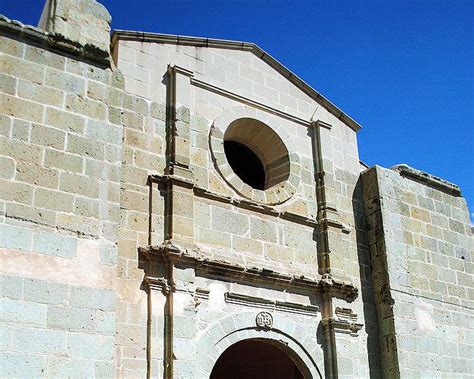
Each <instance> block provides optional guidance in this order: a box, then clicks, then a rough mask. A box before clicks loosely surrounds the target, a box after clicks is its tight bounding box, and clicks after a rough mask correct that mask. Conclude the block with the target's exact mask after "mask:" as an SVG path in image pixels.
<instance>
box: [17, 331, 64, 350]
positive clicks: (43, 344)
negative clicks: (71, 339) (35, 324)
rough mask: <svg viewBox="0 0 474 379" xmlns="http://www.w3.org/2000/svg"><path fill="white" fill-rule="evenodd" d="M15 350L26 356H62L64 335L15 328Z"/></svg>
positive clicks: (60, 332) (56, 332)
mask: <svg viewBox="0 0 474 379" xmlns="http://www.w3.org/2000/svg"><path fill="white" fill-rule="evenodd" d="M13 338H14V343H15V350H16V351H20V352H23V353H28V354H35V353H36V354H61V353H62V354H64V353H65V352H66V333H64V332H62V331H59V330H48V329H33V328H16V329H15V332H14V334H13Z"/></svg>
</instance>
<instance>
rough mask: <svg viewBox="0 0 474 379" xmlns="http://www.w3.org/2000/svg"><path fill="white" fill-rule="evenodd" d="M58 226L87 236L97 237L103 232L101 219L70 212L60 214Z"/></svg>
mask: <svg viewBox="0 0 474 379" xmlns="http://www.w3.org/2000/svg"><path fill="white" fill-rule="evenodd" d="M57 227H58V228H59V229H64V230H68V231H71V232H74V233H78V234H80V235H85V236H94V237H97V236H99V235H100V233H101V228H100V222H99V221H97V220H94V219H90V218H85V217H81V216H77V215H74V214H68V213H60V214H58V216H57Z"/></svg>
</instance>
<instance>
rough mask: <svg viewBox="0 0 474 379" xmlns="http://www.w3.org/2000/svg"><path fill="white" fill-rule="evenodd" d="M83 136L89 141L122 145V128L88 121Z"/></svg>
mask: <svg viewBox="0 0 474 379" xmlns="http://www.w3.org/2000/svg"><path fill="white" fill-rule="evenodd" d="M84 135H85V136H86V137H89V138H90V139H93V140H97V141H103V142H107V143H111V144H114V145H120V144H121V143H122V128H121V127H117V126H114V125H110V124H108V123H106V122H100V121H96V120H91V119H89V120H88V121H87V125H86V130H85V133H84Z"/></svg>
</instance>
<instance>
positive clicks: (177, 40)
mask: <svg viewBox="0 0 474 379" xmlns="http://www.w3.org/2000/svg"><path fill="white" fill-rule="evenodd" d="M119 40H123V41H139V42H154V43H164V44H174V45H183V46H195V47H209V48H218V49H229V50H241V51H248V52H251V53H252V54H254V55H255V56H256V57H258V58H260V59H261V60H263V61H264V62H265V63H267V64H268V65H269V66H270V67H272V68H273V69H275V70H276V71H277V72H279V73H280V74H281V75H282V76H283V77H285V78H286V79H287V80H289V81H290V82H291V83H293V84H294V85H295V86H296V87H298V88H299V89H300V90H301V91H303V92H304V93H306V94H307V95H308V96H309V97H311V98H312V99H313V100H314V101H316V102H317V103H318V104H319V105H321V106H322V107H324V108H325V109H326V110H328V111H329V112H330V113H332V114H333V115H334V116H336V117H337V118H338V119H339V120H340V121H341V122H343V123H344V124H346V125H347V126H348V127H350V128H351V129H352V130H354V131H355V132H357V131H358V130H360V129H361V128H362V126H361V125H360V124H359V123H357V122H356V121H355V120H354V119H352V118H351V117H350V116H348V115H347V114H345V113H344V112H343V111H342V110H340V109H339V108H338V107H337V106H336V105H334V104H333V103H332V102H331V101H329V100H328V99H327V98H325V97H324V96H323V95H321V94H320V93H319V92H317V91H316V90H315V89H314V88H312V87H311V86H310V85H309V84H307V83H306V82H305V81H304V80H302V79H301V78H300V77H298V76H297V75H295V74H294V73H293V72H292V71H290V70H289V69H288V68H286V67H285V66H284V65H283V64H281V63H280V62H279V61H277V60H276V59H275V58H273V57H272V56H271V55H270V54H268V53H267V52H266V51H264V50H263V49H262V48H260V47H259V46H257V45H256V44H254V43H250V42H242V41H230V40H222V39H213V38H203V37H189V36H179V35H171V34H159V33H149V32H138V31H131V30H114V31H113V33H112V45H113V46H115V44H116V43H117V42H118V41H119Z"/></svg>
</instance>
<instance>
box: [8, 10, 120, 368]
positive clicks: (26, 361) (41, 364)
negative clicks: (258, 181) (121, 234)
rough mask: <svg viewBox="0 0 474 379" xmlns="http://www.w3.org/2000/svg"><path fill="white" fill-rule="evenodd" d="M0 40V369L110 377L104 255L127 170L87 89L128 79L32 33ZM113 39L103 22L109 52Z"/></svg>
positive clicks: (100, 105)
mask: <svg viewBox="0 0 474 379" xmlns="http://www.w3.org/2000/svg"><path fill="white" fill-rule="evenodd" d="M59 3H60V4H59V5H58V6H59V8H61V9H62V11H66V9H65V8H64V5H65V2H59ZM75 3H77V4H78V6H79V7H82V8H81V9H82V10H83V11H84V12H86V13H87V12H89V11H90V12H92V13H89V16H87V15H85V16H84V17H85V18H83V19H82V21H84V20H86V19H88V20H90V21H91V22H92V18H95V17H96V16H93V15H92V14H93V13H94V12H93V9H92V7H93V4H92V2H87V1H83V2H75ZM79 3H80V4H79ZM87 3H89V5H87ZM71 5H72V2H71ZM96 5H97V7H98V9H99V8H102V6H101V5H99V4H96ZM84 7H86V8H87V7H89V8H88V10H86V9H85V8H84ZM68 12H69V16H70V17H75V16H74V15H73V13H74V12H73V11H72V9H69V11H68ZM84 14H85V13H84ZM69 16H68V17H69ZM77 21H80V20H77ZM82 21H81V22H82ZM109 21H110V20H104V21H103V22H104V23H106V24H107V25H108V22H109ZM2 22H3V21H2ZM69 25H71V24H69ZM56 26H58V27H59V25H58V24H56ZM82 26H84V23H82ZM68 27H69V26H68ZM101 27H102V26H101ZM87 29H88V28H83V32H84V33H86V32H87ZM54 31H55V32H64V33H65V31H64V30H60V29H55V30H54ZM66 37H71V38H72V37H73V36H71V35H67V36H66ZM0 38H1V40H0V62H1V64H0V72H1V75H2V77H3V78H5V80H3V79H2V86H1V87H2V88H1V90H0V97H1V100H0V104H1V105H0V113H1V114H2V120H5V122H6V124H5V125H7V124H9V125H10V128H8V130H6V132H5V133H2V136H1V140H0V155H1V162H2V163H1V167H2V168H1V177H2V180H5V182H4V183H2V184H1V185H0V204H1V213H2V215H1V219H0V222H1V223H0V255H1V258H0V259H1V262H2V264H1V267H0V271H2V272H3V275H2V283H5V289H3V287H4V286H3V285H2V296H3V297H2V306H1V307H0V308H1V320H0V323H1V326H0V329H1V330H2V343H3V340H5V343H6V344H7V345H6V346H7V347H6V348H5V349H2V351H3V352H2V358H1V359H2V363H1V364H0V366H1V371H0V376H1V377H39V376H46V377H67V376H71V375H73V376H76V375H79V376H81V375H83V376H92V375H94V370H96V367H100V370H101V372H102V375H103V376H107V377H110V376H113V372H114V365H113V362H114V357H115V336H114V330H115V312H116V306H115V304H116V301H115V299H116V292H115V280H116V279H115V276H116V263H111V254H110V253H109V254H108V255H107V256H106V257H105V259H106V260H107V262H104V258H103V253H102V251H106V249H109V250H110V247H114V246H116V242H117V241H116V238H117V237H116V236H117V235H118V225H119V214H118V210H119V199H118V197H117V196H114V194H113V192H114V191H118V186H119V182H120V175H119V174H113V175H112V173H113V172H114V170H116V171H117V172H118V171H119V164H120V158H119V157H117V158H116V159H115V158H114V159H108V158H106V154H105V151H106V150H107V149H109V147H112V146H114V147H115V148H116V149H118V150H121V138H122V137H121V134H122V131H121V129H118V128H117V127H113V126H112V125H111V124H110V123H109V121H108V119H106V115H107V113H108V112H107V109H108V108H109V105H108V103H107V102H106V100H107V99H106V98H104V99H102V100H97V99H96V98H92V97H89V95H88V94H87V93H86V91H85V88H86V87H87V86H98V85H101V86H103V91H104V93H107V94H108V93H111V92H112V91H113V90H114V91H117V90H118V91H119V92H120V94H121V96H123V94H122V92H121V87H120V85H119V86H118V87H117V86H116V85H115V84H114V80H116V79H114V77H115V76H117V75H120V74H119V73H117V72H112V71H111V70H110V69H102V68H100V69H99V68H97V67H94V66H92V65H90V64H88V63H85V62H82V61H81V60H80V58H79V57H78V59H75V57H74V56H68V57H66V56H62V55H60V54H57V53H55V52H52V51H48V49H45V48H43V47H38V46H36V45H35V44H31V42H30V41H29V40H28V39H27V38H26V37H25V41H21V40H18V39H13V38H9V36H8V35H2V36H1V37H0ZM81 38H82V37H81ZM100 38H104V37H103V36H102V37H100ZM108 39H109V37H108V29H107V31H106V41H107V49H108V43H109V42H108ZM77 41H78V42H81V43H85V42H89V43H91V42H94V39H90V40H89V41H85V40H81V39H79V40H77ZM96 42H97V41H96ZM101 47H102V48H105V45H104V46H101ZM78 70H80V71H78ZM86 72H88V73H92V72H95V73H96V75H94V76H89V77H88V76H87V75H86V74H85V73H86ZM72 96H75V97H72ZM116 96H117V95H116ZM69 99H74V100H75V101H76V103H77V104H80V106H79V105H76V103H74V102H70V101H69ZM6 120H8V121H6ZM117 129H118V130H117ZM92 162H93V163H92ZM92 164H93V165H94V166H93V167H94V170H88V168H89V167H90V166H91V165H92ZM104 173H107V174H106V175H105V176H104ZM108 173H110V174H108ZM96 204H99V206H98V207H97V208H95V207H94V206H95V205H96ZM112 262H115V261H113V260H112ZM13 285H14V288H13V287H12V286H13ZM5 350H6V351H5ZM77 359H80V361H78V360H77ZM78 362H80V364H78ZM97 365H99V366H97Z"/></svg>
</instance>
